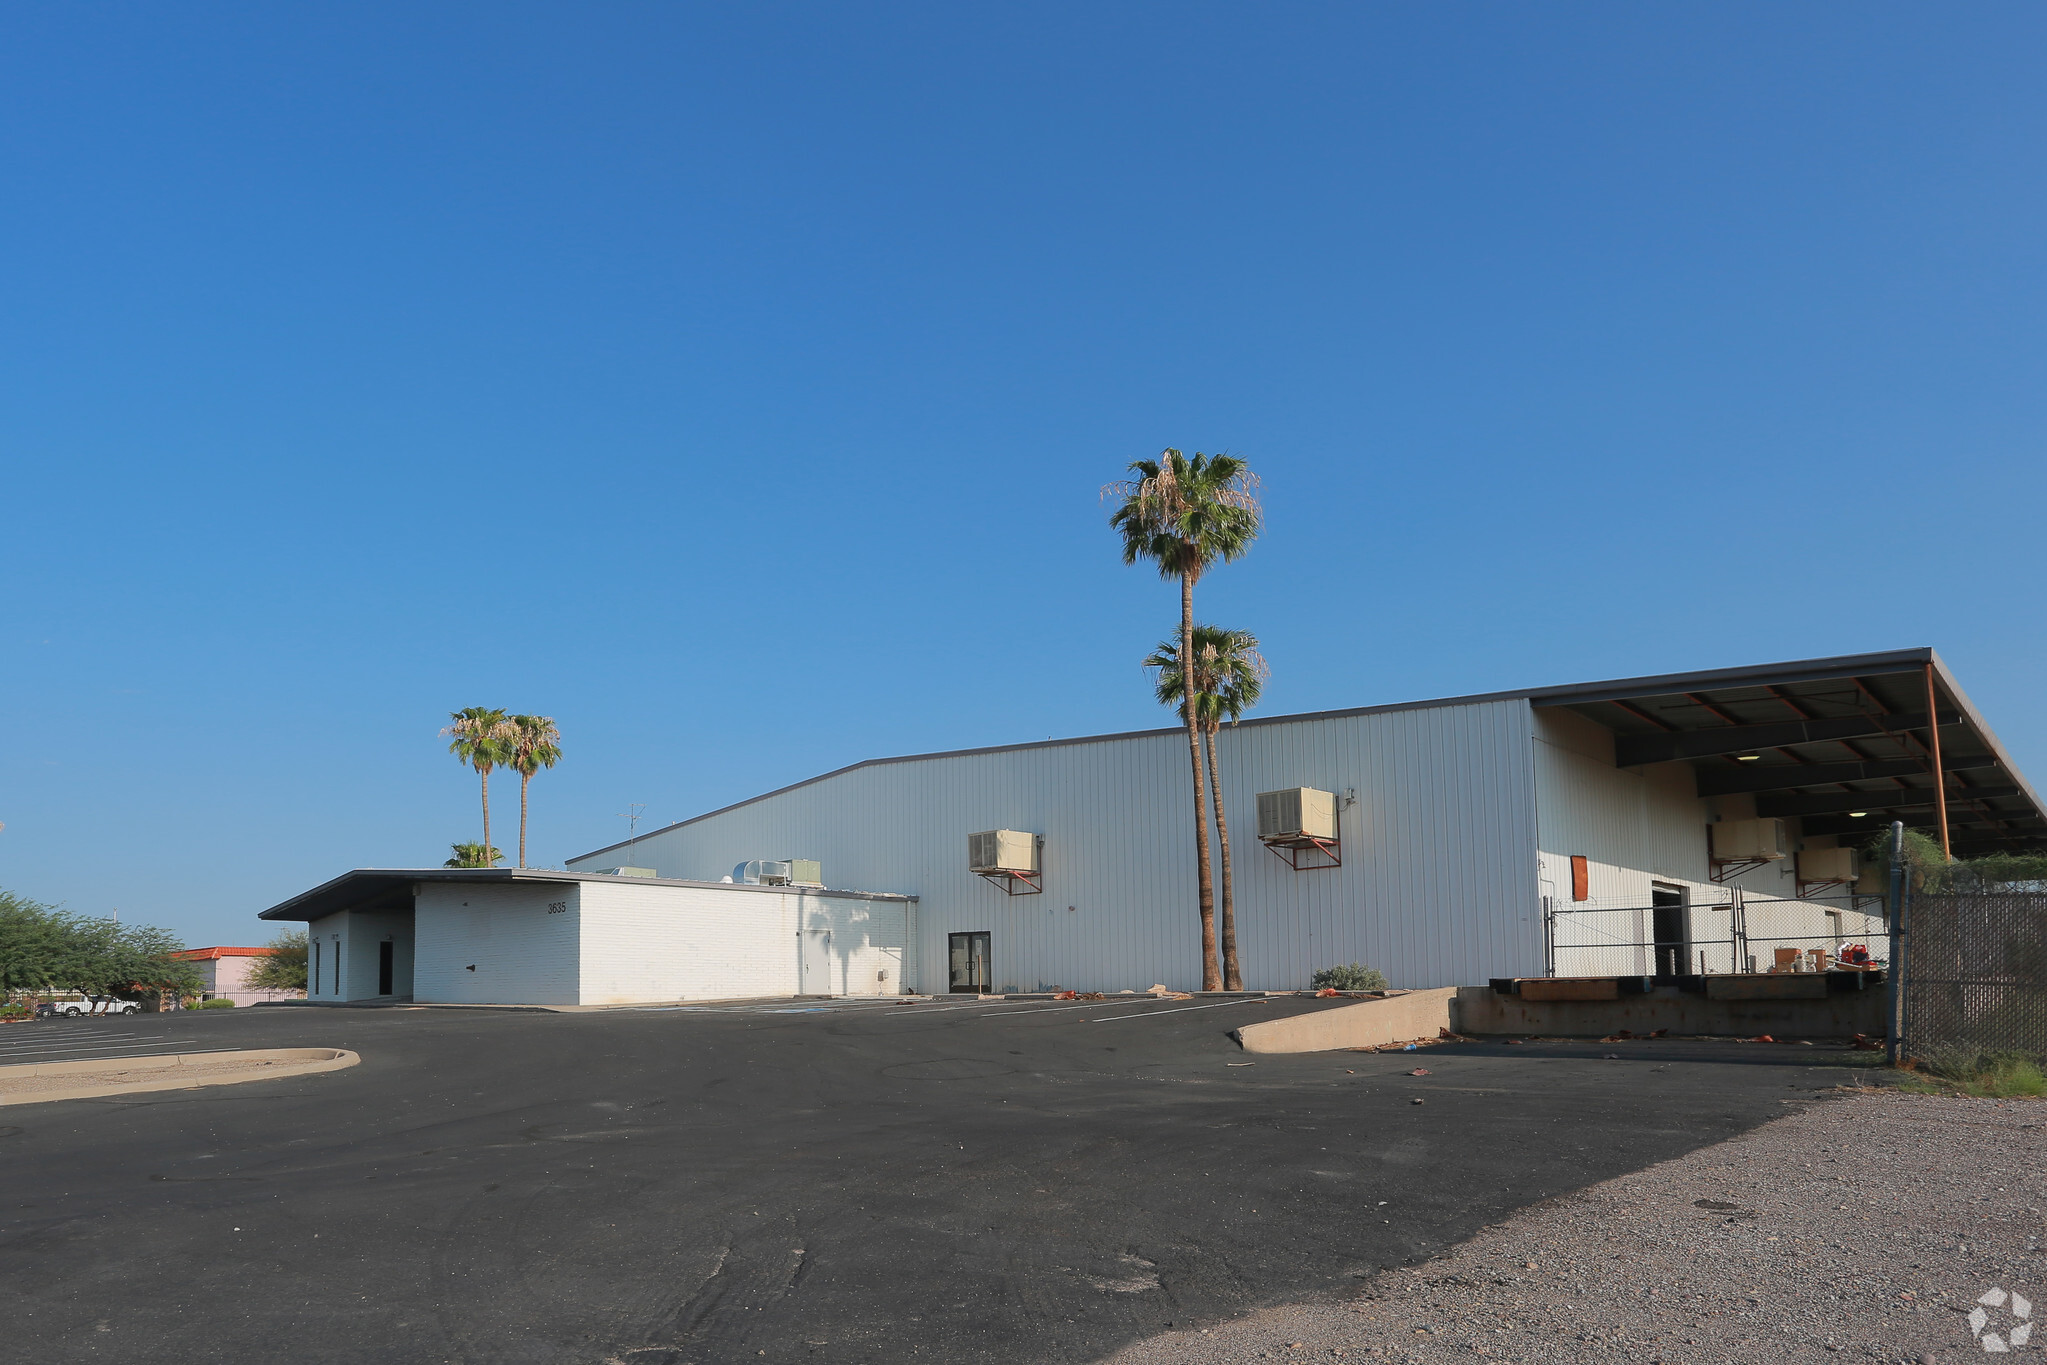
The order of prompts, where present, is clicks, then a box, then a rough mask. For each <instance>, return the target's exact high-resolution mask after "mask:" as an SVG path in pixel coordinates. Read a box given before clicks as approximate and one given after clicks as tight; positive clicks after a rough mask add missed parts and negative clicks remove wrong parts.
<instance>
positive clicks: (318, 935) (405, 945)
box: [265, 910, 413, 1003]
mask: <svg viewBox="0 0 2047 1365" xmlns="http://www.w3.org/2000/svg"><path fill="white" fill-rule="evenodd" d="M386 936H389V937H390V938H391V940H392V943H393V947H394V949H395V952H394V953H393V957H392V963H391V965H392V988H391V994H390V995H389V996H381V997H380V996H379V995H378V994H377V985H378V979H377V978H378V973H377V958H378V945H379V944H380V943H382V942H383V941H384V939H385V937H386ZM314 943H318V944H319V945H320V961H319V963H318V971H317V973H315V971H314V965H315V964H314V962H313V955H312V945H313V944H314ZM306 950H307V951H306V977H307V984H308V985H309V986H310V987H311V989H310V990H308V991H307V993H306V998H307V999H309V1000H325V1001H328V1002H329V1003H335V1002H340V1001H348V1000H377V999H392V998H395V997H398V996H403V995H406V994H409V993H410V992H411V990H412V951H413V945H412V917H411V916H410V915H407V914H406V913H404V912H403V911H388V910H343V911H339V912H337V913H335V914H332V915H327V916H324V917H323V918H321V919H316V920H314V921H313V922H312V923H310V924H308V925H307V926H306ZM337 958H338V959H339V960H340V964H341V989H340V992H339V993H338V994H337V993H336V991H335V983H334V966H335V961H336V959H337ZM265 998H268V997H265Z"/></svg>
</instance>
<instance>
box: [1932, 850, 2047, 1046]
mask: <svg viewBox="0 0 2047 1365" xmlns="http://www.w3.org/2000/svg"><path fill="white" fill-rule="evenodd" d="M1905 926H1906V930H1907V934H1906V953H1905V973H1904V986H1903V994H1904V1000H1903V1006H1904V1015H1905V1018H1904V1027H1903V1029H1902V1032H1903V1035H1904V1051H1905V1053H1906V1054H1907V1055H1910V1056H1914V1057H1919V1058H1933V1057H1940V1056H1942V1055H1953V1054H1968V1056H1969V1057H1971V1058H1973V1057H1975V1056H1979V1055H1981V1054H1983V1053H1986V1052H2023V1053H2027V1054H2029V1055H2031V1056H2034V1057H2047V892H2038V891H1991V890H1980V891H1955V892H1939V893H1926V892H1917V893H1914V894H1912V895H1911V896H1910V897H1909V898H1908V899H1907V901H1906V920H1905Z"/></svg>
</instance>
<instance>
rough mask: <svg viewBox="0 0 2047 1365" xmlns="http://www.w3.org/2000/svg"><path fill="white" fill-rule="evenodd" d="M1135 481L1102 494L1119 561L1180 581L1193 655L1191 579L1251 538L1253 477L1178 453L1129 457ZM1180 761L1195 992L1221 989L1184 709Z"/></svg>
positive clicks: (1227, 464)
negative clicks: (1189, 813) (1197, 972)
mask: <svg viewBox="0 0 2047 1365" xmlns="http://www.w3.org/2000/svg"><path fill="white" fill-rule="evenodd" d="M1130 473H1131V474H1133V475H1135V476H1136V477H1135V478H1131V479H1125V480H1123V481H1122V482H1120V483H1112V484H1110V485H1108V486H1107V487H1106V488H1104V489H1103V490H1102V496H1103V497H1105V498H1107V497H1115V498H1118V499H1120V502H1119V503H1118V504H1117V507H1116V510H1115V511H1114V512H1113V513H1112V514H1110V517H1109V525H1110V526H1112V527H1114V528H1115V529H1116V530H1117V531H1118V532H1119V533H1121V535H1122V537H1123V562H1124V563H1125V564H1135V563H1136V562H1137V561H1138V560H1140V559H1144V560H1149V561H1151V562H1152V563H1154V564H1157V565H1158V569H1159V576H1160V577H1162V578H1177V579H1179V580H1180V656H1181V657H1182V658H1191V657H1193V654H1194V583H1195V580H1196V579H1198V578H1200V577H1201V575H1202V574H1203V573H1205V572H1206V571H1207V570H1208V568H1209V566H1210V565H1212V564H1214V563H1215V562H1216V561H1217V560H1223V561H1225V562H1227V561H1230V560H1234V559H1240V558H1242V557H1243V555H1244V554H1245V553H1246V552H1248V551H1249V550H1250V548H1251V542H1252V541H1254V540H1256V539H1257V538H1258V524H1259V508H1258V476H1257V475H1255V474H1253V473H1252V472H1251V470H1250V468H1249V466H1247V465H1246V464H1245V463H1244V462H1243V461H1242V460H1240V459H1238V458H1236V457H1235V456H1234V455H1203V454H1201V453H1200V452H1198V451H1197V452H1195V454H1194V456H1193V457H1192V458H1191V459H1190V458H1189V457H1188V456H1186V455H1183V454H1181V453H1180V452H1179V451H1177V450H1170V449H1169V450H1165V451H1162V452H1160V454H1159V457H1158V459H1156V460H1135V461H1132V462H1131V465H1130ZM1186 721H1187V759H1188V764H1189V766H1190V767H1191V768H1192V770H1193V773H1194V853H1195V867H1196V872H1195V884H1196V887H1197V889H1198V891H1199V896H1200V911H1201V989H1203V990H1205V991H1213V990H1220V989H1221V988H1222V974H1221V972H1220V971H1218V970H1217V964H1216V952H1215V883H1214V881H1213V879H1212V878H1211V876H1210V874H1209V869H1208V857H1209V855H1208V809H1207V808H1208V793H1207V791H1206V789H1205V788H1206V782H1205V781H1204V777H1203V773H1202V765H1201V732H1200V729H1199V727H1198V726H1197V724H1196V722H1195V717H1194V713H1193V711H1192V710H1189V711H1188V712H1187V715H1186Z"/></svg>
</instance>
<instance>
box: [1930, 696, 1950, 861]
mask: <svg viewBox="0 0 2047 1365" xmlns="http://www.w3.org/2000/svg"><path fill="white" fill-rule="evenodd" d="M1926 733H1927V735H1928V737H1929V738H1930V740H1931V741H1932V746H1931V747H1932V749H1933V809H1934V813H1935V814H1936V815H1938V816H1939V817H1940V856H1941V857H1943V858H1946V859H1947V860H1948V861H1949V862H1953V861H1954V857H1955V855H1954V852H1953V850H1952V849H1950V848H1949V847H1948V837H1947V772H1946V770H1945V769H1943V768H1942V767H1941V763H1940V699H1939V697H1938V695H1937V694H1936V693H1935V692H1934V687H1933V661H1932V660H1931V659H1929V660H1927V661H1926Z"/></svg>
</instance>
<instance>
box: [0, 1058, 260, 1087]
mask: <svg viewBox="0 0 2047 1365" xmlns="http://www.w3.org/2000/svg"><path fill="white" fill-rule="evenodd" d="M291 1065H295V1064H294V1063H291V1062H277V1061H267V1062H188V1063H186V1064H185V1065H184V1066H181V1067H176V1068H168V1067H160V1066H153V1067H138V1068H136V1069H135V1070H133V1071H72V1072H66V1073H60V1074H58V1075H55V1076H9V1075H8V1074H7V1073H6V1072H5V1071H4V1070H0V1095H20V1094H27V1093H29V1092H31V1091H36V1090H76V1089H78V1088H79V1087H80V1086H87V1085H129V1084H131V1083H136V1082H141V1081H162V1080H170V1079H173V1078H175V1079H178V1080H194V1081H196V1080H200V1079H202V1078H204V1077H207V1076H221V1075H226V1074H227V1073H229V1072H235V1071H261V1070H263V1069H264V1068H265V1067H272V1066H291Z"/></svg>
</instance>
